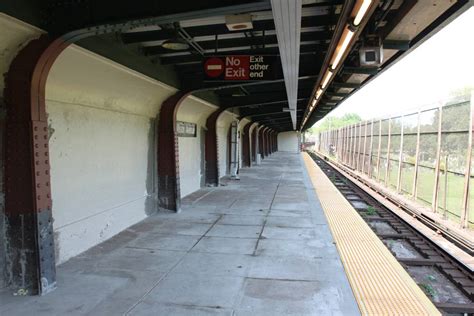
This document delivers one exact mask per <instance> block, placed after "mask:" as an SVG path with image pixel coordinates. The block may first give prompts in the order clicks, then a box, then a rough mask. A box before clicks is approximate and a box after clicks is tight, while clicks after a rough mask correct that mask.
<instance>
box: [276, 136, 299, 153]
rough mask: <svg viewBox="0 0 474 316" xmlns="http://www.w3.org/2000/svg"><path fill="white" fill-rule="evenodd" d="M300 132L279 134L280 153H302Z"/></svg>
mask: <svg viewBox="0 0 474 316" xmlns="http://www.w3.org/2000/svg"><path fill="white" fill-rule="evenodd" d="M299 137H300V133H298V132H294V131H291V132H282V133H279V134H278V151H285V152H294V153H297V152H299V151H300V148H299Z"/></svg>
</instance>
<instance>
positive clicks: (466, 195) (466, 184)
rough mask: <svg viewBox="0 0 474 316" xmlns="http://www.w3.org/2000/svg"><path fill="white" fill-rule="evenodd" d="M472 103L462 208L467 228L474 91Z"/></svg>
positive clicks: (462, 219)
mask: <svg viewBox="0 0 474 316" xmlns="http://www.w3.org/2000/svg"><path fill="white" fill-rule="evenodd" d="M470 101H471V103H470V106H469V111H470V116H469V136H468V148H467V159H466V173H465V176H464V196H463V203H462V208H461V227H462V228H466V227H468V225H469V215H468V214H469V191H470V180H471V164H472V136H473V135H472V133H473V132H474V127H473V126H472V125H473V124H474V118H473V115H474V91H472V92H471V100H470Z"/></svg>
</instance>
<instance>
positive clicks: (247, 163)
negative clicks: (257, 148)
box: [241, 122, 253, 167]
mask: <svg viewBox="0 0 474 316" xmlns="http://www.w3.org/2000/svg"><path fill="white" fill-rule="evenodd" d="M252 124H253V123H252V122H249V123H247V124H246V125H245V126H244V128H243V131H242V132H243V135H241V139H242V156H243V165H244V167H251V166H252V158H251V151H252V148H251V146H250V145H251V135H250V127H251V126H252Z"/></svg>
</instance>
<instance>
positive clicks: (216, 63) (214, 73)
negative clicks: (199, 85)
mask: <svg viewBox="0 0 474 316" xmlns="http://www.w3.org/2000/svg"><path fill="white" fill-rule="evenodd" d="M204 71H205V72H206V75H208V76H209V77H219V76H220V75H221V74H222V73H223V72H224V61H223V60H222V59H220V58H216V57H213V58H209V59H208V60H206V62H205V64H204Z"/></svg>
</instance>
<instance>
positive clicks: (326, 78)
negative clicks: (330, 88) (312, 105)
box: [321, 69, 332, 89]
mask: <svg viewBox="0 0 474 316" xmlns="http://www.w3.org/2000/svg"><path fill="white" fill-rule="evenodd" d="M331 77H332V72H331V71H330V70H329V69H328V70H326V74H325V75H324V78H323V81H322V82H321V88H323V89H324V88H326V86H327V85H328V83H329V80H330V79H331Z"/></svg>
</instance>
